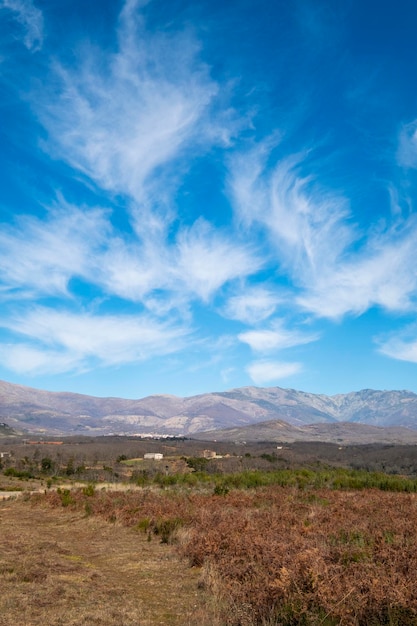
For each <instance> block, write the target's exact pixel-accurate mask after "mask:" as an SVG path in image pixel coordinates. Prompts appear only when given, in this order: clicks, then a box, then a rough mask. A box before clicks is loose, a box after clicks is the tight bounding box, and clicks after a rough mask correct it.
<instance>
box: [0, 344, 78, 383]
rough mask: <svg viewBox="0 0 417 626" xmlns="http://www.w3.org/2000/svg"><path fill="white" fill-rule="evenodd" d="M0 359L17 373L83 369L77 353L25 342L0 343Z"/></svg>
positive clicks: (33, 373)
mask: <svg viewBox="0 0 417 626" xmlns="http://www.w3.org/2000/svg"><path fill="white" fill-rule="evenodd" d="M0 359H1V361H2V363H3V365H4V366H5V367H7V369H9V370H11V371H13V372H16V373H18V374H29V375H41V374H51V373H53V374H61V373H64V372H70V371H74V370H80V369H84V368H83V366H82V362H81V361H80V357H79V355H78V354H72V353H69V352H68V351H57V350H48V349H45V348H36V347H34V346H31V345H29V344H25V343H18V344H0Z"/></svg>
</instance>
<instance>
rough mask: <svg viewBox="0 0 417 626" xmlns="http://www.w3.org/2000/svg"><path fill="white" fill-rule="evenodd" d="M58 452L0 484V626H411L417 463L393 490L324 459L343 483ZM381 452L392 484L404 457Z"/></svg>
mask: <svg viewBox="0 0 417 626" xmlns="http://www.w3.org/2000/svg"><path fill="white" fill-rule="evenodd" d="M64 445H66V444H63V446H62V452H60V454H61V456H60V457H58V456H57V457H53V458H49V457H44V456H42V454H43V453H42V452H40V453H38V452H37V451H36V450H35V452H34V453H33V454H26V453H25V451H27V447H25V446H22V450H21V453H20V450H19V449H17V448H14V449H13V452H14V453H13V455H12V456H10V457H9V458H8V459H7V461H6V462H4V466H3V468H2V471H1V472H0V626H64V625H65V626H87V625H88V626H90V625H92V626H94V625H98V626H133V625H134V626H157V625H159V624H167V625H170V624H171V625H173V626H417V478H416V473H415V472H414V470H412V467H414V466H413V465H412V463H414V461H413V460H412V456H410V457H409V459H408V457H406V456H404V455H403V458H404V459H405V460H404V463H405V464H406V466H407V467H409V468H410V470H412V471H410V472H407V473H404V474H401V473H399V472H397V471H393V473H391V474H389V473H385V471H378V472H375V471H370V470H369V469H365V468H364V469H349V468H348V467H341V465H342V464H341V462H340V459H339V457H338V456H337V455H338V453H339V452H343V450H339V448H337V447H336V448H335V447H331V448H329V447H328V446H327V447H325V453H326V456H325V459H326V461H327V462H328V461H329V460H330V456H329V455H330V453H331V454H332V455H333V454H334V455H335V458H336V461H337V463H336V461H334V466H333V467H330V466H329V465H328V464H327V462H326V463H324V462H322V461H321V460H320V459H319V458H317V457H316V452H317V450H316V448H314V449H313V450H311V449H310V448H308V449H307V451H308V450H310V452H311V456H309V457H308V458H307V459H306V460H305V466H304V467H303V466H302V464H301V460H300V459H301V457H302V453H304V452H305V451H306V450H305V449H304V448H302V447H301V448H300V449H299V450H298V448H297V449H288V450H284V452H285V453H288V455H292V456H291V458H290V456H288V458H286V459H284V458H280V457H279V456H278V455H277V454H275V452H274V450H271V451H270V452H267V450H262V448H261V449H260V450H258V452H259V451H261V454H257V455H256V456H254V455H253V454H252V453H249V452H245V454H243V455H241V456H233V455H225V456H224V457H223V458H219V459H216V460H210V461H209V460H207V459H205V458H203V457H202V456H191V457H183V456H178V455H177V456H175V455H174V456H173V457H172V458H169V457H168V456H166V457H164V462H163V463H162V464H160V463H156V462H150V463H147V464H146V463H144V462H143V459H140V458H139V460H138V457H137V450H133V449H132V450H131V452H132V456H131V457H130V458H129V459H125V458H120V459H119V458H118V456H116V454H117V455H119V454H120V449H121V448H117V449H113V444H111V445H110V447H109V448H108V454H107V452H106V450H105V445H104V444H103V445H102V444H101V443H100V445H99V448H98V449H99V451H100V455H99V454H98V453H97V450H96V449H95V448H94V447H91V450H90V453H89V454H88V455H87V454H86V453H84V452H83V453H82V455H81V454H78V453H76V449H77V447H76V444H69V446H70V449H68V451H65V449H64ZM72 445H73V446H74V449H72V448H71V446H72ZM85 445H90V444H85ZM129 445H130V444H129ZM193 445H194V444H193ZM100 446H101V447H100ZM378 450H379V452H380V453H381V456H380V457H378V458H377V457H375V459H376V460H375V461H372V464H371V465H370V467H372V468H374V467H377V468H378V469H379V467H380V466H381V467H382V466H384V467H385V462H386V461H389V459H388V456H387V455H388V453H390V454H391V455H392V459H391V461H389V465H390V466H391V464H392V467H393V470H396V469H397V466H398V462H397V459H398V458H399V456H401V454H400V453H403V452H404V449H403V448H401V450H400V451H399V450H391V448H387V449H379V448H378ZM105 452H106V458H103V457H104V456H105ZM164 452H168V450H165V451H164ZM193 452H194V449H193ZM280 452H281V451H280ZM350 452H351V455H352V459H353V461H355V459H354V454H355V450H353V449H352V450H351V451H350ZM373 452H374V449H373V448H371V449H369V450H368V448H366V450H365V449H364V450H358V451H357V453H358V455H360V456H361V458H362V457H363V458H364V459H365V458H366V457H367V455H368V453H369V455H371V454H372V453H373ZM133 453H135V454H134V455H133ZM77 454H78V456H77ZM410 454H411V453H410ZM414 454H415V451H413V455H414ZM294 455H296V456H294ZM297 455H299V456H300V458H299V457H298V456H297ZM124 456H126V455H123V457H124ZM369 458H370V457H369ZM352 459H351V460H352ZM407 459H408V460H407ZM377 461H378V462H377ZM410 463H411V464H410ZM355 464H356V461H355ZM359 465H360V467H362V465H363V463H362V461H361V463H359ZM394 466H395V467H394ZM69 470H70V471H69ZM13 490H15V494H16V495H15V496H11V494H12V493H13ZM2 492H3V493H2ZM10 496H11V497H10ZM2 497H4V498H5V499H4V500H2Z"/></svg>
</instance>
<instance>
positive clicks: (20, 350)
mask: <svg viewBox="0 0 417 626" xmlns="http://www.w3.org/2000/svg"><path fill="white" fill-rule="evenodd" d="M0 325H1V326H2V327H3V328H7V329H8V330H9V331H12V332H14V333H17V334H18V335H23V336H26V337H28V338H29V339H30V340H32V341H34V343H33V344H28V343H27V342H26V343H20V344H19V343H16V344H15V346H14V347H11V346H7V347H5V346H3V347H2V349H1V352H2V354H3V356H4V358H5V362H6V365H7V366H8V367H11V368H13V369H16V370H17V371H26V370H25V369H24V368H25V355H27V367H28V368H29V369H30V370H31V371H32V370H33V371H36V370H37V369H39V370H40V371H41V372H44V371H46V369H48V371H49V372H54V371H55V368H56V367H59V369H60V371H66V370H69V369H88V368H89V367H90V364H91V363H93V364H98V365H120V364H123V363H129V362H130V363H132V362H138V361H142V360H145V359H148V358H152V357H154V356H159V355H165V354H170V353H173V352H176V351H177V350H179V349H180V348H181V347H183V345H184V341H185V338H186V336H187V334H188V332H189V331H188V330H187V329H185V328H183V327H181V326H179V325H176V324H175V323H173V322H172V323H161V322H158V321H155V320H154V319H152V318H151V317H149V316H145V315H142V316H140V315H135V316H133V315H131V316H128V315H101V316H98V315H93V314H89V313H84V314H75V313H71V312H67V311H55V310H52V309H48V308H46V307H38V308H36V309H34V310H33V311H31V312H28V313H27V314H25V315H21V316H19V315H15V316H14V317H13V318H10V317H9V319H7V320H6V319H3V320H0ZM43 354H45V355H46V356H45V358H44V357H43V356H42V355H43ZM48 356H51V361H50V366H49V368H48V365H47V357H48Z"/></svg>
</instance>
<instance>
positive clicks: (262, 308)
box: [222, 286, 281, 324]
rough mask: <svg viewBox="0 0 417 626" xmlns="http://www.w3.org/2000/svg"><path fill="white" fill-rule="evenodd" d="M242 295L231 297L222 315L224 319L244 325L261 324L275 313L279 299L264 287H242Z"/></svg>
mask: <svg viewBox="0 0 417 626" xmlns="http://www.w3.org/2000/svg"><path fill="white" fill-rule="evenodd" d="M241 291H242V293H240V294H238V295H235V296H231V297H230V298H229V299H228V301H227V302H226V304H225V306H224V308H223V310H222V313H223V315H224V316H225V317H227V318H229V319H233V320H239V321H241V322H245V323H246V324H256V323H257V322H261V321H263V320H265V319H267V318H268V317H270V316H271V315H273V313H274V312H275V310H276V308H277V306H278V304H279V302H280V301H281V298H280V297H279V296H277V295H276V294H274V293H273V291H272V290H270V289H266V288H264V287H261V286H259V287H246V288H245V287H243V288H242V290H241Z"/></svg>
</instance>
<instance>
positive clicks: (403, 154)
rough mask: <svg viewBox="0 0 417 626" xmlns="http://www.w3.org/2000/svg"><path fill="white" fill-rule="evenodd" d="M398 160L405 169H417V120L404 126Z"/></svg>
mask: <svg viewBox="0 0 417 626" xmlns="http://www.w3.org/2000/svg"><path fill="white" fill-rule="evenodd" d="M397 160H398V163H399V165H402V166H404V167H411V168H416V167H417V120H414V121H413V122H411V123H410V124H405V125H404V126H403V128H402V130H401V132H400V136H399V141H398V151H397Z"/></svg>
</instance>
